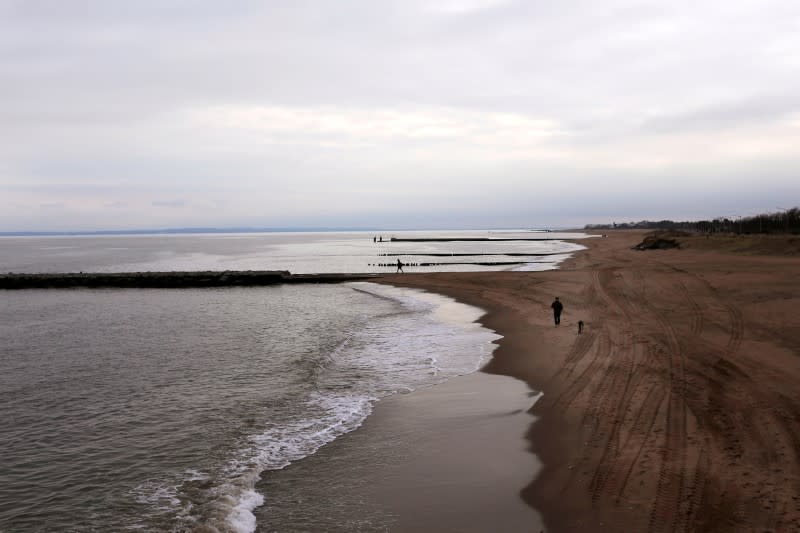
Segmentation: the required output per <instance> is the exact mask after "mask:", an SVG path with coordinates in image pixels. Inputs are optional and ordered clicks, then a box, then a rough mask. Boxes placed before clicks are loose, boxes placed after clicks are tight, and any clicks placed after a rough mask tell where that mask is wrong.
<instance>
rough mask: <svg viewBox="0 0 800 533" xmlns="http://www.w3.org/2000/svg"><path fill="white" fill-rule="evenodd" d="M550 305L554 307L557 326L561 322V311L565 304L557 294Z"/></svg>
mask: <svg viewBox="0 0 800 533" xmlns="http://www.w3.org/2000/svg"><path fill="white" fill-rule="evenodd" d="M550 307H552V308H553V319H554V320H555V321H556V326H558V325H559V324H561V311H563V310H564V306H563V305H562V304H561V302H560V301H558V296H556V299H555V300H553V303H551V304H550Z"/></svg>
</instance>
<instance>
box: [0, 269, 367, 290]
mask: <svg viewBox="0 0 800 533" xmlns="http://www.w3.org/2000/svg"><path fill="white" fill-rule="evenodd" d="M377 276H378V274H292V273H290V272H289V271H288V270H243V271H236V270H226V271H203V272H200V271H197V272H195V271H191V272H109V273H98V272H74V273H44V274H19V273H13V272H10V273H8V274H0V289H51V288H52V289H68V288H78V287H90V288H95V287H96V288H101V287H102V288H162V289H178V288H196V287H232V286H260V285H277V284H281V283H342V282H345V281H359V280H365V279H370V278H374V277H377Z"/></svg>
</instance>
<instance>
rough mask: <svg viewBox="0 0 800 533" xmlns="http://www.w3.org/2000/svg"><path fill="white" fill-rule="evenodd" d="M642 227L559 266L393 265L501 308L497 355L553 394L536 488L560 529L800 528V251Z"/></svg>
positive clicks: (593, 244)
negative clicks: (465, 268)
mask: <svg viewBox="0 0 800 533" xmlns="http://www.w3.org/2000/svg"><path fill="white" fill-rule="evenodd" d="M643 236H644V233H643V232H637V231H629V232H611V233H609V234H608V237H606V238H596V239H589V240H586V241H582V242H581V244H586V245H587V246H588V249H587V250H586V251H583V252H580V253H578V254H577V255H576V256H575V257H574V258H573V259H571V260H569V261H568V262H567V263H566V264H565V265H564V266H563V267H562V268H561V269H560V270H557V271H546V272H493V273H487V272H480V273H478V272H475V273H438V274H414V273H408V274H405V275H396V276H386V277H384V278H382V281H385V282H388V283H391V284H393V285H399V286H409V287H418V288H424V289H428V290H431V291H434V292H438V293H442V294H446V295H449V296H452V297H455V298H456V299H458V300H460V301H462V302H464V303H468V304H471V305H475V306H478V307H481V308H483V309H485V310H486V311H487V314H486V315H485V316H484V317H483V318H482V319H481V322H482V323H484V324H485V325H486V326H487V327H489V328H492V329H494V330H496V331H497V332H498V333H500V334H501V335H503V339H501V340H500V341H499V346H498V349H497V350H496V351H495V353H494V357H493V359H492V361H491V362H490V363H489V364H488V365H487V367H486V368H485V369H484V370H485V371H487V372H490V373H497V374H504V375H509V376H513V377H516V378H518V379H520V380H523V381H525V382H526V383H527V384H528V385H529V386H530V387H531V388H533V389H535V390H538V391H542V392H543V393H544V396H543V397H542V399H541V400H539V401H538V402H537V403H536V404H535V405H534V407H533V409H532V413H533V414H534V415H536V417H537V422H535V423H534V424H533V425H532V426H531V428H530V430H529V431H528V433H527V438H528V440H529V443H530V448H531V451H533V452H534V453H536V454H537V455H538V456H539V458H540V459H541V461H542V463H543V464H544V468H543V470H542V471H541V472H540V474H539V475H538V476H536V477H535V479H534V475H533V473H532V475H531V480H530V483H529V484H528V485H527V486H526V487H524V488H521V493H520V496H521V497H522V498H523V499H524V500H525V501H527V502H528V503H529V504H530V505H531V506H533V507H535V508H537V509H538V510H540V511H541V512H542V515H543V518H544V521H545V525H546V527H547V530H548V531H627V532H630V531H652V532H657V531H665V532H667V531H669V532H672V531H797V530H800V461H799V460H798V458H799V457H800V314H798V312H797V310H798V308H800V257H798V255H796V254H794V253H793V252H792V253H781V249H782V248H781V246H779V245H778V246H770V247H768V250H766V251H765V250H764V248H763V247H761V248H759V247H754V246H749V245H747V243H746V242H745V241H744V240H742V241H741V244H738V243H734V245H733V246H732V245H731V242H730V241H724V242H722V241H720V242H721V244H720V245H717V244H715V242H714V239H711V240H700V239H702V237H692V238H686V239H683V242H682V243H681V244H682V247H681V248H679V249H671V250H650V251H636V250H632V249H631V248H632V247H633V246H634V245H635V244H637V243H638V242H640V241H641V240H642V237H643ZM555 296H559V297H560V299H561V301H562V302H563V303H564V307H565V310H564V314H563V316H562V321H561V325H560V326H559V327H556V326H555V325H554V324H553V318H552V313H551V311H550V303H551V301H552V300H553V298H554V297H555ZM579 320H582V321H583V322H584V323H585V329H584V331H583V333H581V334H578V329H577V322H578V321H579ZM486 438H487V439H491V435H486ZM453 453H458V450H453ZM491 460H494V461H498V462H500V461H504V460H506V458H505V457H492V458H491Z"/></svg>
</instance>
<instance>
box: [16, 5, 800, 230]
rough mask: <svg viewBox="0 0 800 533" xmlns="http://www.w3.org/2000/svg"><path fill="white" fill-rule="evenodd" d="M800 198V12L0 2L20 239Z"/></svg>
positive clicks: (518, 219) (570, 216) (529, 217)
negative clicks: (33, 234)
mask: <svg viewBox="0 0 800 533" xmlns="http://www.w3.org/2000/svg"><path fill="white" fill-rule="evenodd" d="M799 203H800V2H798V1H797V0H780V1H770V0H718V1H704V0H691V1H684V0H659V1H628V0H602V1H598V0H558V1H553V0H546V1H544V0H522V1H515V0H508V1H505V0H397V1H392V0H389V1H386V0H342V1H330V0H320V1H305V0H287V1H258V2H256V1H231V2H220V1H218V0H213V1H212V0H207V1H206V0H191V1H170V0H152V1H151V0H125V1H115V0H96V1H91V0H50V1H38V0H19V1H15V0H0V231H13V230H59V229H64V230H67V229H124V228H159V227H187V226H243V225H246V226H360V227H366V226H372V227H386V228H405V227H426V226H428V227H452V228H465V227H530V226H563V225H574V224H583V223H587V222H605V221H611V220H616V221H618V222H619V221H624V220H640V219H645V218H646V219H659V218H673V219H686V218H697V217H713V216H719V215H725V216H729V217H735V216H746V215H748V214H755V213H758V212H760V211H776V210H777V207H792V206H795V205H798V204H799Z"/></svg>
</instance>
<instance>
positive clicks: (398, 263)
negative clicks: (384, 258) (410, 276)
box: [397, 259, 403, 272]
mask: <svg viewBox="0 0 800 533" xmlns="http://www.w3.org/2000/svg"><path fill="white" fill-rule="evenodd" d="M397 272H403V263H401V262H400V260H399V259H398V260H397Z"/></svg>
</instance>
